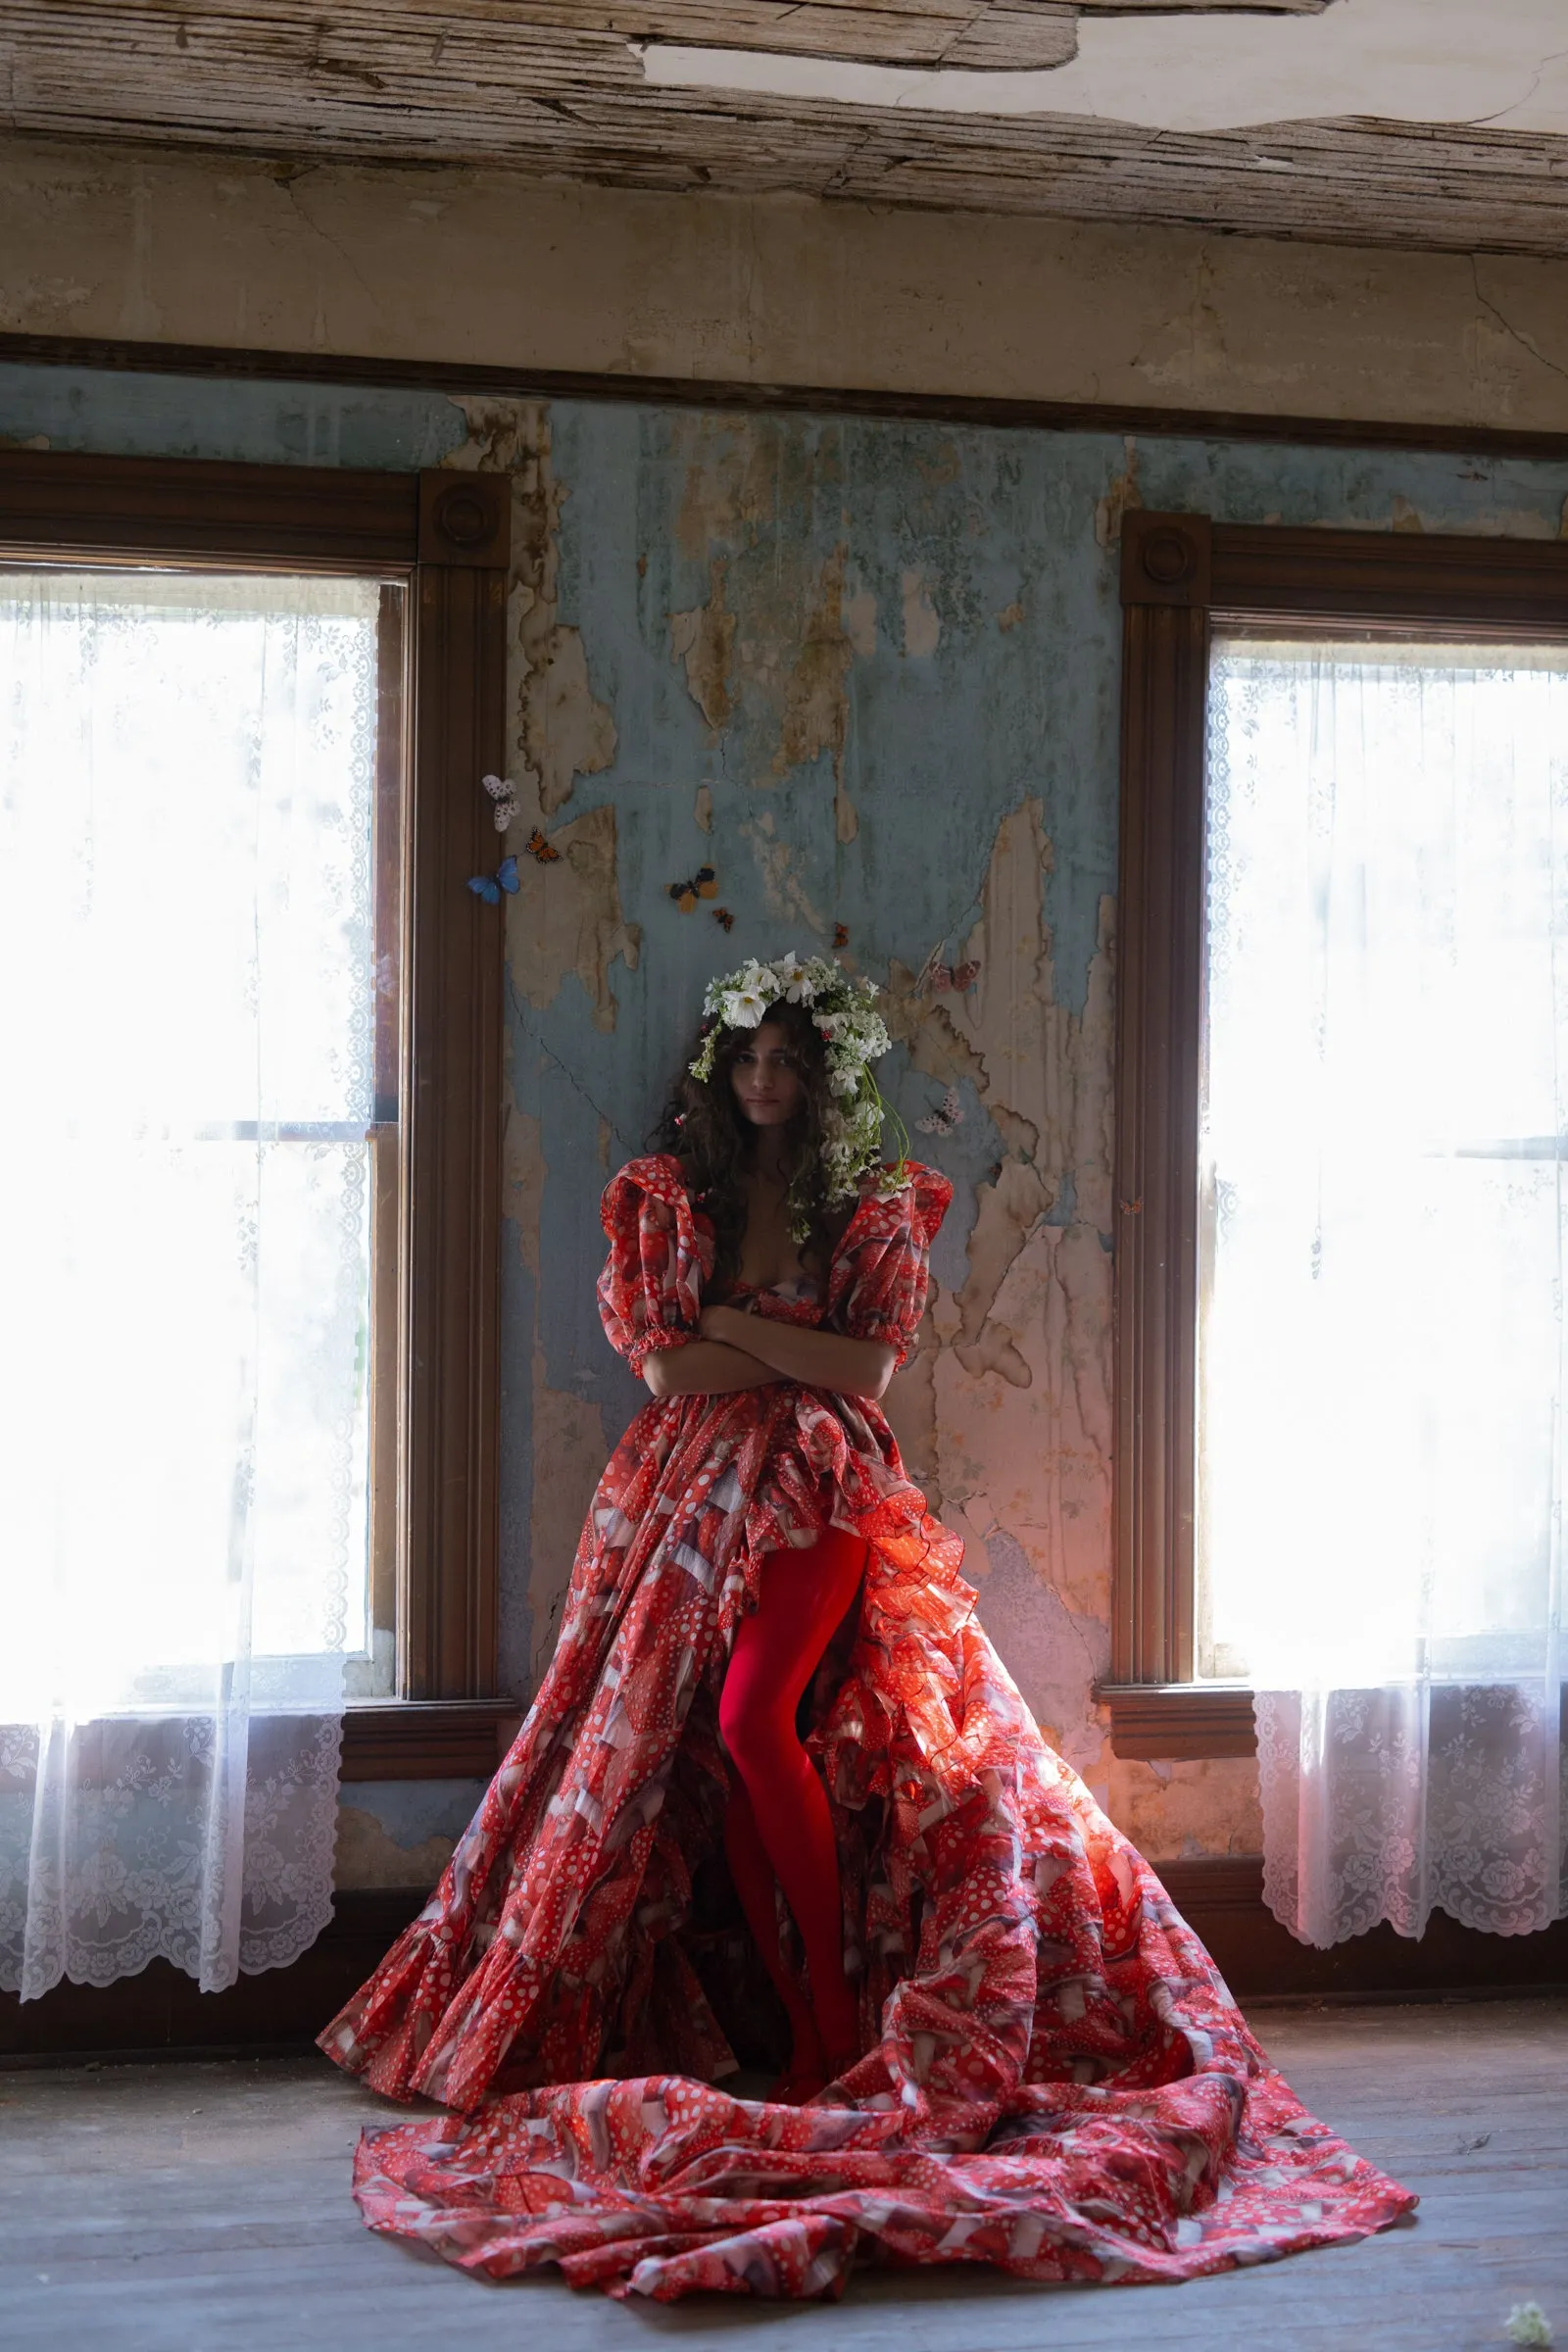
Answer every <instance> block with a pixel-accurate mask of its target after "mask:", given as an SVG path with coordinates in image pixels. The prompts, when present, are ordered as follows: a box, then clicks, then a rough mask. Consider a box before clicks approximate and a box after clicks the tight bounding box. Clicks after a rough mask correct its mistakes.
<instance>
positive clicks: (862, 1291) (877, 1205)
mask: <svg viewBox="0 0 1568 2352" xmlns="http://www.w3.org/2000/svg"><path fill="white" fill-rule="evenodd" d="M908 1176H909V1181H908V1183H907V1184H906V1185H904V1186H901V1188H900V1190H899V1191H898V1192H896V1193H889V1194H879V1193H876V1192H868V1193H866V1194H865V1195H864V1197H863V1198H862V1200H861V1201H860V1205H859V1207H858V1209H857V1210H856V1212H855V1214H854V1216H853V1217H852V1218H851V1219H850V1222H849V1224H848V1226H847V1227H846V1228H845V1232H844V1237H843V1239H842V1241H841V1242H840V1243H839V1246H838V1249H837V1250H836V1251H835V1252H834V1257H833V1266H832V1271H831V1273H830V1275H829V1279H828V1302H827V1303H828V1317H829V1320H830V1321H831V1323H832V1324H833V1326H834V1328H835V1329H836V1330H839V1331H842V1332H844V1333H845V1334H846V1336H847V1337H848V1338H850V1339H852V1340H876V1341H877V1342H879V1343H880V1344H881V1345H882V1346H883V1347H886V1348H897V1350H898V1357H899V1362H900V1363H901V1364H902V1363H903V1362H904V1359H905V1357H906V1356H907V1354H908V1352H909V1349H910V1348H912V1347H913V1345H914V1335H915V1333H916V1331H917V1330H918V1329H919V1324H920V1317H921V1316H922V1315H923V1314H924V1313H925V1301H926V1293H927V1291H928V1290H929V1288H930V1264H931V1244H932V1243H933V1241H934V1240H935V1239H936V1235H937V1230H938V1228H939V1226H940V1225H941V1223H942V1220H943V1218H944V1217H945V1216H946V1215H947V1213H948V1203H949V1201H951V1200H952V1199H953V1187H952V1185H951V1184H950V1183H949V1182H948V1179H947V1178H946V1176H942V1175H939V1174H938V1172H937V1170H936V1169H935V1168H926V1167H922V1166H920V1164H919V1163H918V1161H911V1162H910V1163H909V1170H908Z"/></svg>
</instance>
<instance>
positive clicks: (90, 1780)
mask: <svg viewBox="0 0 1568 2352" xmlns="http://www.w3.org/2000/svg"><path fill="white" fill-rule="evenodd" d="M378 593H379V592H378V589H377V587H376V585H375V583H373V582H365V581H331V580H311V579H299V578H286V579H284V578H279V579H266V578H255V577H245V578H238V577H208V578H204V577H195V576H190V575H183V576H177V575H169V574H164V575H157V574H152V575H144V576H135V575H129V574H125V573H102V574H94V573H92V572H86V571H84V572H81V573H76V574H66V573H63V572H54V573H48V572H38V573H31V574H29V573H23V572H12V573H0V1103H3V1105H4V1111H5V1143H4V1148H3V1150H0V1583H3V1599H0V1984H4V1985H6V1986H7V1987H8V1988H10V1989H13V1990H15V1989H17V1988H19V1987H20V1989H21V1991H22V1993H23V1995H24V1997H25V1998H26V1997H32V1996H35V1995H37V1994H40V1993H42V1992H44V1991H46V1990H47V1989H48V1988H49V1986H50V1985H53V1984H55V1983H56V1982H57V1981H58V1980H59V1979H60V1977H61V1976H62V1975H66V1976H69V1977H70V1978H71V1979H73V1981H74V1982H77V1983H86V1984H94V1985H104V1984H107V1983H109V1982H110V1981H111V1980H112V1979H114V1978H116V1977H119V1976H123V1975H126V1974H129V1973H131V1972H133V1971H135V1970H137V1969H139V1968H141V1967H143V1966H145V1964H146V1963H147V1961H148V1960H150V1959H152V1958H154V1957H155V1956H157V1955H162V1956H164V1957H166V1958H168V1959H170V1960H172V1961H173V1962H174V1963H175V1964H176V1965H177V1966H179V1967H180V1968H182V1969H185V1970H187V1971H188V1972H189V1973H190V1974H192V1975H194V1976H196V1977H197V1978H199V1980H200V1982H201V1984H202V1985H203V1986H204V1987H206V1988H209V1989H214V1988H217V1987H220V1986H221V1985H226V1984H229V1983H231V1982H232V1981H233V1978H234V1976H235V1973H236V1971H237V1970H239V1969H245V1970H256V1969H261V1968H267V1967H272V1966H277V1965H280V1964H283V1963H286V1962H287V1961H289V1960H291V1959H293V1958H294V1957H295V1956H296V1955H297V1954H298V1953H299V1952H300V1951H301V1950H302V1949H303V1948H304V1947H305V1946H306V1945H307V1944H308V1943H309V1942H310V1941H311V1940H312V1938H313V1937H314V1936H316V1935H317V1934H318V1933H319V1930H320V1928H321V1927H322V1925H323V1924H324V1923H325V1921H326V1919H327V1918H328V1917H329V1916H330V1911H331V1883H332V1849H333V1839H334V1825H335V1811H336V1797H337V1776H338V1740H339V1729H340V1696H341V1690H342V1672H343V1665H342V1661H343V1653H344V1650H345V1646H346V1645H347V1646H353V1645H355V1644H356V1643H358V1642H361V1641H363V1635H364V1627H363V1623H362V1622H361V1620H362V1619H363V1613H364V1581H365V1579H364V1552H365V1519H366V1504H365V1461H366V1445H365V1418H366V1333H367V1299H368V1209H367V1152H368V1146H367V1143H366V1141H365V1135H366V1127H367V1124H368V1120H369V1117H370V1115H371V1107H372V1106H371V1101H370V1084H371V1046H370V1038H371V991H370V983H371V955H370V932H369V925H370V889H369V850H370V808H371V801H370V792H371V779H372V776H373V772H374V748H375V719H376V711H375V678H376V668H375V642H376V614H377V605H378Z"/></svg>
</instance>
